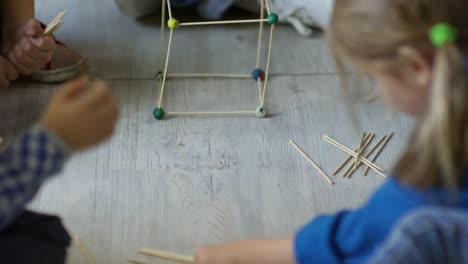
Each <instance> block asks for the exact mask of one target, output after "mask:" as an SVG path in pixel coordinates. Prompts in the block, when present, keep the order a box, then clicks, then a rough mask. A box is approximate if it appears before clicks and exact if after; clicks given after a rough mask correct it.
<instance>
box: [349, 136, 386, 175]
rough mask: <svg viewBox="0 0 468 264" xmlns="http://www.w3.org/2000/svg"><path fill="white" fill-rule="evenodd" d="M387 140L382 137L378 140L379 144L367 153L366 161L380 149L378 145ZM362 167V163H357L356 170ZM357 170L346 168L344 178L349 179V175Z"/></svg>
mask: <svg viewBox="0 0 468 264" xmlns="http://www.w3.org/2000/svg"><path fill="white" fill-rule="evenodd" d="M386 139H387V136H384V137H383V138H382V139H380V141H379V142H377V144H376V145H375V146H374V147H373V148H372V149H371V150H370V151H369V153H367V154H366V156H365V157H366V159H369V157H370V156H371V155H372V153H374V151H375V150H376V149H377V148H378V147H380V145H381V144H382V143H383V142H384V141H385V140H386ZM361 165H362V162H361V161H359V164H358V166H357V169H359V168H360V167H361ZM357 169H351V168H348V170H347V171H346V173H345V175H344V177H345V178H348V179H349V178H351V175H352V174H353V173H354V172H355V171H356V170H357Z"/></svg>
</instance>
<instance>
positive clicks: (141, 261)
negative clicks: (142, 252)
mask: <svg viewBox="0 0 468 264" xmlns="http://www.w3.org/2000/svg"><path fill="white" fill-rule="evenodd" d="M127 261H128V262H130V263H135V264H151V263H149V262H146V261H143V260H138V259H127Z"/></svg>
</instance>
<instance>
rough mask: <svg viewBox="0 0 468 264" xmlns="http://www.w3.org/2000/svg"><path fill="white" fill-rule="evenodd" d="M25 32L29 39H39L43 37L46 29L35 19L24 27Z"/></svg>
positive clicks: (30, 20)
mask: <svg viewBox="0 0 468 264" xmlns="http://www.w3.org/2000/svg"><path fill="white" fill-rule="evenodd" d="M24 27H25V29H26V30H25V32H26V35H27V36H28V37H31V38H37V37H39V36H41V35H42V33H43V32H44V29H43V28H42V26H41V23H39V21H37V20H36V19H34V18H31V19H29V20H28V21H27V22H26V24H25V25H24Z"/></svg>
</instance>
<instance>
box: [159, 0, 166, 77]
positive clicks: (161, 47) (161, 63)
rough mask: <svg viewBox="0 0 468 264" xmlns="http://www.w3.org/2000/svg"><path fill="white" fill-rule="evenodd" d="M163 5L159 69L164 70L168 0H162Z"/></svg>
mask: <svg viewBox="0 0 468 264" xmlns="http://www.w3.org/2000/svg"><path fill="white" fill-rule="evenodd" d="M161 5H162V7H161V12H162V14H161V33H160V42H159V70H160V71H161V72H162V70H163V66H164V64H163V63H164V60H163V58H164V50H165V49H164V45H165V43H164V40H165V36H166V35H165V34H164V33H165V31H164V29H165V28H166V27H165V26H164V23H166V1H164V0H162V1H161ZM161 81H162V79H161Z"/></svg>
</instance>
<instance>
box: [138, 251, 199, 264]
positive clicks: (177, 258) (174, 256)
mask: <svg viewBox="0 0 468 264" xmlns="http://www.w3.org/2000/svg"><path fill="white" fill-rule="evenodd" d="M138 252H139V253H140V254H143V255H148V256H153V257H158V258H163V259H169V260H174V261H177V262H181V263H193V262H194V261H195V260H194V258H193V257H189V256H182V255H178V254H174V253H171V252H167V251H161V250H154V249H149V248H142V249H140V251H138Z"/></svg>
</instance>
